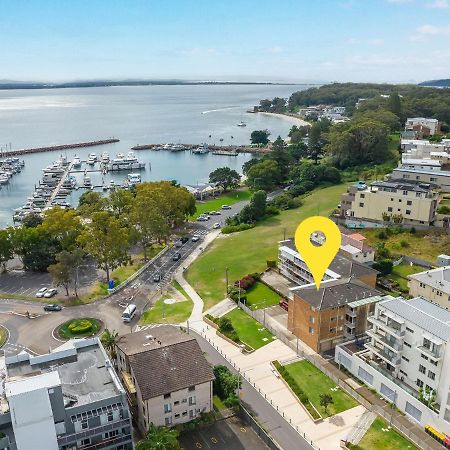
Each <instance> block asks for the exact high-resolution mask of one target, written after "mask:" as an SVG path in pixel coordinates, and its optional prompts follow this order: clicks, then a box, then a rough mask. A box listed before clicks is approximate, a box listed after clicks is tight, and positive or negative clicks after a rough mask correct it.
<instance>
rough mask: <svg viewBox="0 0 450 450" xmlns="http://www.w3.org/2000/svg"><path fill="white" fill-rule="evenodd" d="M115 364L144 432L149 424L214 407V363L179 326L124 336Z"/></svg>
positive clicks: (180, 419)
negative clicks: (211, 362) (210, 363)
mask: <svg viewBox="0 0 450 450" xmlns="http://www.w3.org/2000/svg"><path fill="white" fill-rule="evenodd" d="M117 367H118V372H119V375H120V377H121V379H122V381H123V384H124V386H125V389H126V391H127V396H128V401H129V404H130V409H131V412H132V415H133V419H134V421H135V422H136V424H137V426H138V428H139V430H140V431H141V433H142V434H144V433H146V432H147V430H148V427H149V425H150V423H153V424H155V425H157V426H162V425H164V426H168V427H171V426H175V425H178V424H182V423H185V422H189V421H191V420H193V419H195V418H196V417H198V416H199V415H200V414H201V413H203V412H210V411H212V409H213V403H212V396H213V393H212V392H213V385H212V383H213V380H214V374H213V371H212V368H211V366H210V365H209V364H208V362H207V361H206V359H205V357H204V355H203V352H202V350H201V348H200V346H199V344H198V342H197V341H196V339H195V338H194V337H192V336H190V335H189V334H187V333H184V332H182V331H180V330H179V329H178V328H176V327H173V326H171V325H162V326H159V327H154V328H151V329H149V330H143V331H139V332H136V333H131V334H127V335H125V336H123V337H122V338H121V339H120V341H119V342H118V343H117Z"/></svg>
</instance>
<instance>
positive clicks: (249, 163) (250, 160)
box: [242, 158, 261, 175]
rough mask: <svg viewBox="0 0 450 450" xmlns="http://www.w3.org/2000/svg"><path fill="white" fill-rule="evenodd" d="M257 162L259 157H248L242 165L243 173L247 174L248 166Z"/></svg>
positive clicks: (259, 160)
mask: <svg viewBox="0 0 450 450" xmlns="http://www.w3.org/2000/svg"><path fill="white" fill-rule="evenodd" d="M259 162H261V159H259V158H252V159H249V160H248V161H246V162H245V163H244V164H243V165H242V172H243V173H244V175H247V174H248V171H249V170H250V167H252V166H254V165H255V164H258V163H259Z"/></svg>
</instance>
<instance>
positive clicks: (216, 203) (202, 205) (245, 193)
mask: <svg viewBox="0 0 450 450" xmlns="http://www.w3.org/2000/svg"><path fill="white" fill-rule="evenodd" d="M251 196H252V193H251V192H250V191H249V190H248V189H242V190H238V191H233V192H230V193H229V194H225V195H221V196H220V197H217V198H212V199H210V200H206V201H204V202H201V201H199V200H197V202H196V203H195V206H196V207H197V211H196V212H195V214H194V215H192V216H191V220H195V219H196V218H197V217H198V216H199V215H200V214H203V213H204V212H206V211H208V212H209V211H218V210H220V209H221V208H222V205H233V204H234V203H237V202H241V201H242V200H250V197H251Z"/></svg>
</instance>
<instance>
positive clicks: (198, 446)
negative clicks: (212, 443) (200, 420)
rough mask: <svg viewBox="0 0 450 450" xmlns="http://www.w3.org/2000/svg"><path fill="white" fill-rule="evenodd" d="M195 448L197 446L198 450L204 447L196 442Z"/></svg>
mask: <svg viewBox="0 0 450 450" xmlns="http://www.w3.org/2000/svg"><path fill="white" fill-rule="evenodd" d="M195 446H196V447H197V448H202V447H203V445H202V444H201V443H200V442H196V443H195Z"/></svg>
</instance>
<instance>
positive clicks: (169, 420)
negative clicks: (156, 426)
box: [164, 416, 172, 427]
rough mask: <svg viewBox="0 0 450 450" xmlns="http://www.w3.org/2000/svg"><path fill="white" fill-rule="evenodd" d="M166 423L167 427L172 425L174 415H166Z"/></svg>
mask: <svg viewBox="0 0 450 450" xmlns="http://www.w3.org/2000/svg"><path fill="white" fill-rule="evenodd" d="M164 422H165V425H166V427H170V425H172V416H169V417H166V418H165V419H164Z"/></svg>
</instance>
